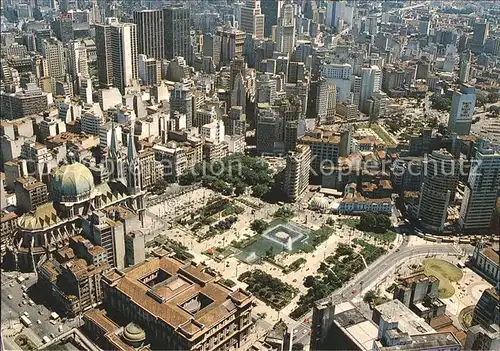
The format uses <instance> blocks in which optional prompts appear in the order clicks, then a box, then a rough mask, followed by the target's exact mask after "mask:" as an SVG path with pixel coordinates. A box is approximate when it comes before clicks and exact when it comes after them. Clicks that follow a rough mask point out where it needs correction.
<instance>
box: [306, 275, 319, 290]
mask: <svg viewBox="0 0 500 351" xmlns="http://www.w3.org/2000/svg"><path fill="white" fill-rule="evenodd" d="M315 281H316V278H314V277H313V276H312V275H308V276H307V277H306V279H304V286H305V287H306V288H310V287H312V286H313V285H314V282H315Z"/></svg>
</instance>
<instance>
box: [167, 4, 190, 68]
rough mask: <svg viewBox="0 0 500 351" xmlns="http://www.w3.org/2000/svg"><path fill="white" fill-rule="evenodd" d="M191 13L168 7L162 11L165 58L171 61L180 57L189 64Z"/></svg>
mask: <svg viewBox="0 0 500 351" xmlns="http://www.w3.org/2000/svg"><path fill="white" fill-rule="evenodd" d="M190 14H191V11H190V9H189V8H187V7H175V6H174V7H168V8H166V9H163V20H164V23H165V28H164V30H165V34H164V38H165V58H167V59H169V60H171V59H173V58H174V57H176V56H182V57H184V59H185V60H186V61H187V62H188V63H191V60H192V48H191V36H190V29H191V17H190Z"/></svg>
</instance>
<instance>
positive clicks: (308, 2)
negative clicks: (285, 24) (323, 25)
mask: <svg viewBox="0 0 500 351" xmlns="http://www.w3.org/2000/svg"><path fill="white" fill-rule="evenodd" d="M302 13H303V14H304V16H305V17H306V18H308V19H310V20H314V21H316V22H318V20H317V17H318V3H317V2H316V0H304V1H302Z"/></svg>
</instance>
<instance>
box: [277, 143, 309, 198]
mask: <svg viewBox="0 0 500 351" xmlns="http://www.w3.org/2000/svg"><path fill="white" fill-rule="evenodd" d="M310 171H311V148H310V147H309V145H303V144H299V145H297V148H296V149H295V151H289V152H288V155H287V157H286V167H285V170H284V171H283V172H284V179H283V192H284V193H285V196H286V197H287V198H288V199H289V200H291V201H295V200H296V199H297V198H298V197H300V195H301V194H302V193H303V192H304V191H305V190H306V189H307V187H308V186H309V173H310Z"/></svg>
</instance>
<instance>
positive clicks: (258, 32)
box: [240, 0, 265, 39]
mask: <svg viewBox="0 0 500 351" xmlns="http://www.w3.org/2000/svg"><path fill="white" fill-rule="evenodd" d="M264 17H265V16H264V14H262V13H261V7H260V0H247V2H246V3H245V6H243V7H242V8H241V24H240V29H241V30H242V31H244V32H247V33H249V34H251V35H252V36H253V37H254V38H255V39H264V22H265V20H264Z"/></svg>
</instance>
